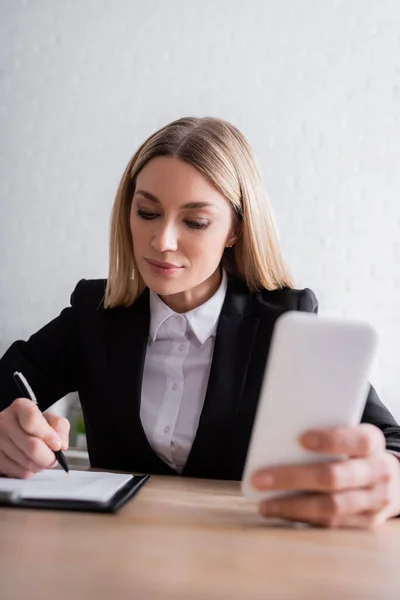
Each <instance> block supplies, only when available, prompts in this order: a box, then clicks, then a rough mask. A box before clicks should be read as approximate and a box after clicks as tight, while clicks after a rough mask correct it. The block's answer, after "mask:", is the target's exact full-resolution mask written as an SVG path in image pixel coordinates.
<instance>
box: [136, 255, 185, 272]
mask: <svg viewBox="0 0 400 600" xmlns="http://www.w3.org/2000/svg"><path fill="white" fill-rule="evenodd" d="M145 260H146V262H147V263H148V264H149V266H150V268H151V270H152V271H153V272H154V273H156V274H157V275H173V274H174V273H177V272H178V271H179V270H180V269H183V267H180V266H178V265H174V264H171V263H167V262H160V261H158V260H152V259H149V258H146V259H145Z"/></svg>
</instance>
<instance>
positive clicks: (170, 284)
mask: <svg viewBox="0 0 400 600" xmlns="http://www.w3.org/2000/svg"><path fill="white" fill-rule="evenodd" d="M237 226H238V223H237V220H236V217H235V216H234V212H233V209H232V206H231V204H230V202H229V201H228V200H227V199H226V198H225V197H224V196H223V195H222V194H220V193H219V192H218V191H217V190H216V189H215V188H214V186H213V185H212V184H211V183H210V182H209V181H208V180H207V179H206V178H205V177H203V175H201V173H200V172H199V171H197V169H195V168H194V167H192V166H191V165H189V164H187V163H185V162H183V161H181V160H179V159H176V158H171V157H166V156H160V157H156V158H153V159H152V160H150V161H149V162H148V163H147V164H146V165H145V167H144V168H143V169H142V170H141V171H140V173H139V175H138V176H137V179H136V187H135V194H134V196H133V200H132V206H131V213H130V227H131V232H132V239H133V251H134V255H135V260H136V264H137V266H138V269H139V272H140V274H141V276H142V278H143V280H144V282H145V284H146V285H147V286H148V287H149V288H150V289H151V290H153V291H154V292H155V293H157V294H159V295H160V296H161V297H163V300H164V302H166V303H167V304H168V305H169V306H171V308H173V309H174V310H180V312H183V311H186V310H191V308H194V307H195V306H197V305H198V304H201V303H202V302H204V301H205V300H207V299H208V298H209V297H211V295H212V294H213V293H214V291H215V290H216V289H217V287H218V285H219V282H220V274H219V269H218V266H219V263H220V260H221V257H222V254H223V251H224V248H225V246H226V245H228V244H232V243H234V241H235V240H236V237H237V235H236V230H237ZM235 228H236V230H235ZM175 295H176V296H175ZM165 297H166V298H165Z"/></svg>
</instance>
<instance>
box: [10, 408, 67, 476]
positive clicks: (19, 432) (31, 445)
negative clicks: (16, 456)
mask: <svg viewBox="0 0 400 600" xmlns="http://www.w3.org/2000/svg"><path fill="white" fill-rule="evenodd" d="M7 436H8V438H9V439H10V440H12V442H13V444H14V445H15V446H16V447H17V448H18V449H19V450H21V452H22V453H23V454H24V455H25V456H26V457H27V458H28V459H29V460H31V461H33V463H35V464H36V465H38V467H39V468H41V469H47V468H50V467H51V466H52V465H53V464H54V462H55V456H54V452H53V450H51V449H50V448H49V447H48V445H47V444H46V443H45V442H44V441H43V440H41V439H40V438H38V437H35V436H33V435H29V434H28V433H26V431H25V430H24V429H22V427H21V425H20V423H19V420H18V418H17V415H16V414H13V415H11V418H10V420H9V423H8V429H7Z"/></svg>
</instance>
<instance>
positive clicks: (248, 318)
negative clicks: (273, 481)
mask: <svg viewBox="0 0 400 600" xmlns="http://www.w3.org/2000/svg"><path fill="white" fill-rule="evenodd" d="M258 324H259V318H258V317H257V316H256V315H254V314H252V312H251V296H250V295H249V293H248V291H246V293H243V292H241V291H240V287H238V286H237V284H235V282H232V281H231V280H230V281H229V283H228V289H227V294H226V298H225V302H224V305H223V307H222V311H221V315H220V318H219V321H218V327H217V334H216V339H215V346H214V353H213V359H212V364H211V371H210V377H209V382H208V387H207V393H206V397H205V401H204V406H203V410H202V413H201V417H200V421H199V426H198V429H197V433H196V437H195V439H194V442H193V446H192V449H191V452H190V454H189V457H188V460H187V463H186V465H185V468H184V470H183V473H182V474H183V475H187V476H197V477H202V476H204V477H206V476H208V477H210V476H213V477H216V476H218V472H219V470H220V465H219V464H218V461H217V459H216V457H221V456H224V452H223V448H224V440H225V438H226V436H227V434H228V433H229V430H230V428H231V426H232V423H233V421H234V419H235V415H236V414H237V411H238V408H239V404H240V400H241V397H242V393H243V388H244V384H245V381H246V375H247V370H248V366H249V362H250V358H251V354H252V350H253V345H254V340H255V336H256V333H257V329H258ZM211 474H212V475H211Z"/></svg>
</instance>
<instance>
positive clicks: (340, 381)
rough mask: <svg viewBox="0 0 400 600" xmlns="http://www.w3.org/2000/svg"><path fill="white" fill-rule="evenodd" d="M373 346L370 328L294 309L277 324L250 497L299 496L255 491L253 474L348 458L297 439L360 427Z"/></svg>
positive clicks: (251, 458)
mask: <svg viewBox="0 0 400 600" xmlns="http://www.w3.org/2000/svg"><path fill="white" fill-rule="evenodd" d="M376 347H377V334H376V332H375V331H374V329H373V328H372V327H371V326H370V325H369V324H367V323H363V322H357V321H347V320H341V319H337V318H331V317H320V316H317V315H315V314H312V313H303V312H296V311H289V312H286V313H284V314H283V315H282V316H281V317H279V318H278V319H277V321H276V324H275V327H274V331H273V335H272V340H271V347H270V351H269V357H268V360H267V365H266V370H265V374H264V379H263V383H262V386H261V393H260V400H259V404H258V407H257V413H256V417H255V420H254V426H253V430H252V434H251V440H250V444H249V449H248V452H247V456H246V463H245V468H244V472H243V478H242V492H243V493H244V494H245V496H247V497H248V498H250V499H251V500H257V501H259V500H263V499H269V498H272V497H279V496H287V495H290V494H293V493H298V492H293V491H291V492H288V491H285V490H279V491H272V492H266V491H262V492H261V491H260V490H257V489H256V488H254V486H253V485H252V483H251V476H252V475H253V473H254V472H255V471H257V470H258V469H261V468H264V467H265V468H266V467H269V466H278V465H283V464H300V463H302V464H306V463H312V462H327V461H332V460H340V459H343V458H345V457H343V456H332V455H330V456H328V455H326V454H322V453H317V452H312V451H310V450H306V449H305V448H303V447H302V446H301V445H300V442H299V436H300V435H301V434H303V433H305V432H306V431H307V430H309V429H318V428H324V427H336V426H343V425H344V426H349V425H356V424H358V423H359V422H360V420H361V417H362V413H363V410H364V406H365V402H366V399H367V395H368V390H369V382H368V376H369V373H370V370H371V367H372V363H373V359H374V355H375V352H376Z"/></svg>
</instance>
